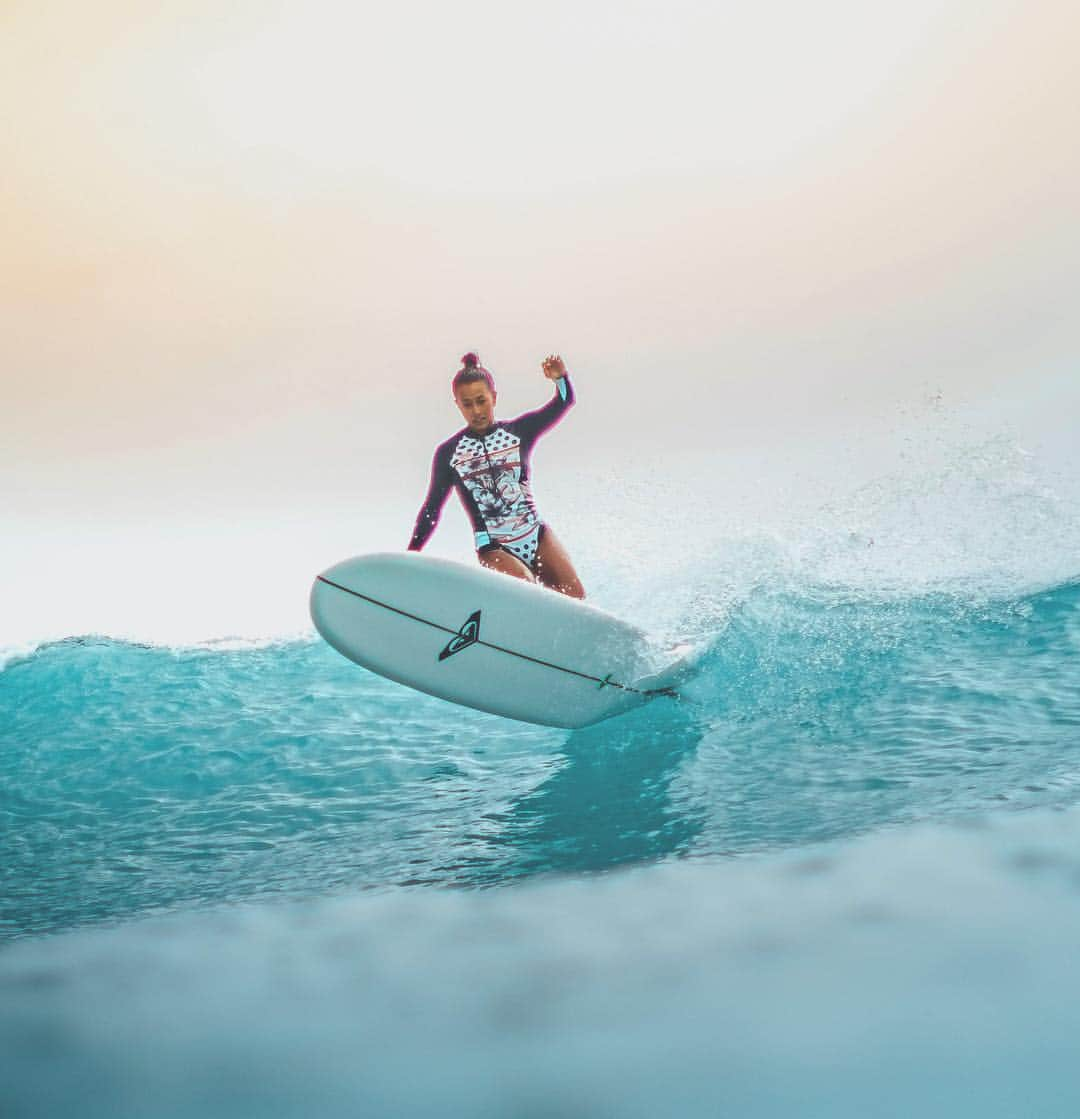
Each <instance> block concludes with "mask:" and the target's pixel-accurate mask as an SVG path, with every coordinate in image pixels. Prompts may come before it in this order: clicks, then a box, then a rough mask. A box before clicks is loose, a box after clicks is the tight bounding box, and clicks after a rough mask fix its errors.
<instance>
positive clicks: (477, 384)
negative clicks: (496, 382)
mask: <svg viewBox="0 0 1080 1119" xmlns="http://www.w3.org/2000/svg"><path fill="white" fill-rule="evenodd" d="M454 402H455V403H456V404H457V406H458V411H459V412H460V413H461V414H462V415H463V416H464V417H465V422H466V423H467V424H468V425H469V430H470V431H472V432H474V433H475V434H477V435H480V434H482V433H483V432H485V431H487V429H488V428H489V427H491V425H492V424H493V423H494V422H495V393H493V392H492V391H491V389H489V388H488V385H487V381H467V382H466V383H465V384H463V385H458V390H457V392H456V393H454Z"/></svg>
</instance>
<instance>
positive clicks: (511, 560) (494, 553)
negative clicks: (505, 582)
mask: <svg viewBox="0 0 1080 1119" xmlns="http://www.w3.org/2000/svg"><path fill="white" fill-rule="evenodd" d="M479 555H480V562H481V564H483V566H484V567H489V568H491V570H492V571H501V572H502V573H503V574H504V575H513V576H514V578H515V579H526V580H527V581H528V582H530V583H535V582H536V577H535V576H534V575H533V573H532V572H531V571H530V570H529V569H528V567H526V566H525V564H523V563H522V562H521V560H519V559H518V558H517V556H512V555H511V554H510V553H509V552H508V551H506V549H505V548H492V550H491V551H490V552H480V554H479Z"/></svg>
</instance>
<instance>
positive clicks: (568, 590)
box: [536, 525, 585, 598]
mask: <svg viewBox="0 0 1080 1119" xmlns="http://www.w3.org/2000/svg"><path fill="white" fill-rule="evenodd" d="M536 574H537V576H538V577H539V579H540V582H541V583H543V584H544V586H545V587H551V588H552V590H556V591H560V592H561V593H562V594H568V595H569V596H570V597H571V598H584V597H585V588H584V587H583V586H582V585H581V580H580V579H579V578H578V574H577V572H576V571H575V570H574V565H573V564H572V563H571V562H570V557H569V556H568V555H567V554H566V549H565V548H564V547H563V546H562V544H561V543H559V538H558V537H557V536H556V535H555V533H553V532H552V531H551V528H550V527H549V526H547V525H545V526H544V531H543V534H542V535H541V537H540V547H539V548H538V549H537V551H536Z"/></svg>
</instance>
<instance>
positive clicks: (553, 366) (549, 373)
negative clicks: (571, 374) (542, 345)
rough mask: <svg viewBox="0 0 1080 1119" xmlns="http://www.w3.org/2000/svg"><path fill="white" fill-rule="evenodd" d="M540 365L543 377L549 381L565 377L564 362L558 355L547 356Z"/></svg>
mask: <svg viewBox="0 0 1080 1119" xmlns="http://www.w3.org/2000/svg"><path fill="white" fill-rule="evenodd" d="M541 364H542V365H543V369H544V376H545V377H547V379H548V380H549V381H557V380H558V379H559V378H560V377H565V376H566V362H564V361H563V359H562V358H561V357H559V355H558V354H548V356H547V357H546V358H544V360H543V362H542V363H541Z"/></svg>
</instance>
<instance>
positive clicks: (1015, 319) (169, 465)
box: [0, 0, 1080, 543]
mask: <svg viewBox="0 0 1080 1119" xmlns="http://www.w3.org/2000/svg"><path fill="white" fill-rule="evenodd" d="M1078 48H1080V8H1078V7H1077V5H1075V4H1072V3H1069V2H1062V3H1046V2H1039V0H1035V2H1028V3H1012V2H1004V0H980V2H958V3H941V0H933V2H931V0H909V2H905V3H903V4H900V3H890V4H873V3H870V4H868V3H866V2H865V0H860V2H854V0H851V2H848V0H824V2H822V3H818V4H812V5H811V4H802V3H795V2H778V0H765V2H762V3H757V4H753V5H750V4H745V3H716V2H709V3H704V2H702V3H688V2H685V0H682V2H680V0H674V2H672V0H664V2H663V3H660V2H658V0H657V2H648V3H644V2H636V0H621V2H618V3H615V2H611V3H608V2H598V0H575V2H572V3H571V2H563V0H554V2H547V3H544V4H542V5H536V4H516V3H507V2H506V0H498V2H495V0H463V2H459V3H455V4H441V3H433V2H428V0H412V2H409V0H406V2H403V3H397V4H394V5H390V4H374V3H371V4H369V3H355V2H344V0H341V2H335V0H303V2H301V0H278V2H276V3H231V4H221V3H217V2H214V3H209V2H202V0H183V2H168V0H166V2H164V3H157V4H153V5H145V4H140V3H137V2H132V0H96V2H94V3H90V4H87V3H81V2H58V0H37V2H25V3H22V2H18V0H5V2H4V3H3V5H0V97H2V101H3V105H4V112H3V116H2V122H0V167H2V175H0V231H2V232H0V237H2V243H3V250H2V253H0V370H2V376H3V390H2V392H3V405H2V408H0V437H2V438H0V469H2V471H3V475H4V477H5V478H6V479H7V480H8V485H7V486H6V487H5V500H4V505H5V506H6V508H5V510H4V513H3V517H4V523H5V525H7V526H9V528H10V531H9V532H8V536H9V539H10V538H11V534H12V533H15V532H18V533H20V534H27V533H29V534H31V535H33V533H41V532H44V531H45V528H43V527H42V526H45V525H48V526H50V527H49V529H48V531H49V532H52V533H54V534H55V533H56V532H58V531H60V532H61V537H56V536H55V535H54V536H53V537H50V539H51V540H54V541H55V540H56V539H61V538H63V531H62V530H59V529H57V527H56V526H58V525H67V526H68V528H69V530H70V531H71V532H73V533H78V532H84V531H85V532H89V531H92V530H94V529H96V528H98V527H99V526H100V525H102V524H131V525H138V524H143V525H146V524H149V525H158V526H159V527H160V528H161V530H162V531H166V530H167V528H168V526H169V525H172V524H175V523H177V522H179V521H184V522H185V523H187V522H188V521H191V522H192V523H194V521H198V520H199V518H202V519H204V520H207V521H209V520H213V519H214V518H217V519H218V520H220V521H226V522H228V521H233V520H237V519H243V518H245V517H249V516H255V515H259V516H264V517H265V518H267V519H272V518H273V517H275V516H280V517H283V518H286V519H290V518H291V520H289V523H290V524H291V525H294V526H295V525H296V524H297V523H299V522H300V521H302V519H303V515H304V514H305V513H308V514H310V515H312V516H315V515H316V514H318V515H325V516H344V517H348V516H351V515H353V514H354V513H355V515H356V516H357V519H358V522H359V521H362V520H363V518H364V515H365V514H364V509H365V508H367V509H368V510H369V512H368V514H367V515H368V517H369V518H371V517H379V518H381V517H384V516H391V517H393V518H394V523H392V524H390V525H388V526H386V527H385V528H379V529H378V530H377V531H375V535H376V536H378V535H379V534H380V533H383V532H384V533H385V535H386V540H387V542H389V541H391V540H393V541H394V542H395V543H396V542H397V537H399V536H400V537H405V536H407V531H408V527H409V524H410V523H411V519H412V516H413V515H414V513H415V506H416V505H417V504H418V502H419V498H420V496H421V493H422V489H423V484H424V481H425V476H426V470H427V464H428V461H429V457H430V451H431V448H432V446H433V445H434V443H435V442H436V441H437V440H439V439H441V438H443V437H444V436H445V435H446V434H448V433H449V431H450V430H453V428H454V427H455V426H456V421H457V417H456V414H455V413H454V412H453V411H452V409H451V407H450V402H449V399H448V395H447V381H448V377H449V376H450V375H451V374H452V372H453V371H454V369H455V368H456V359H457V358H458V356H459V355H460V354H461V353H462V352H463V351H464V350H465V349H468V348H477V349H479V351H480V352H481V355H482V357H483V358H484V360H485V363H486V364H488V365H489V366H490V367H491V368H493V369H494V370H495V372H496V374H497V375H498V376H499V378H500V389H501V393H502V402H503V403H504V404H505V408H504V411H505V412H516V411H520V410H522V409H524V408H527V407H531V406H534V405H536V404H538V403H539V402H540V401H541V400H542V399H544V397H545V395H546V385H545V383H544V382H543V381H542V380H541V379H540V373H539V360H540V358H541V357H542V356H543V355H544V354H546V353H548V352H549V351H551V350H559V351H561V352H562V353H563V354H565V355H566V357H567V359H568V362H569V364H570V366H571V368H572V369H573V370H574V371H575V373H576V374H577V376H578V380H579V391H580V393H581V398H582V402H583V404H582V406H581V408H580V410H579V411H580V413H581V415H580V416H579V417H577V418H576V420H575V423H576V425H577V426H576V427H575V428H574V429H573V433H572V434H568V435H567V442H566V444H565V451H566V454H568V455H570V454H572V455H573V456H574V460H575V461H577V462H584V461H604V462H605V463H607V464H609V465H612V466H613V467H614V468H615V469H616V470H617V469H618V467H619V464H620V463H622V462H625V463H626V464H627V466H630V465H631V464H632V463H633V462H634V461H635V459H638V458H640V446H641V444H640V442H639V440H640V439H642V438H644V437H645V436H646V435H647V436H648V438H649V439H650V440H651V443H650V445H651V446H654V447H656V446H658V447H661V448H663V447H667V448H672V447H676V448H677V447H678V446H680V445H681V444H684V443H686V442H688V441H689V442H698V443H702V442H707V443H710V444H713V443H716V444H730V445H732V446H734V445H738V444H740V442H742V443H745V442H747V441H752V440H754V439H758V438H760V437H761V436H762V433H763V432H772V433H774V434H775V433H776V432H779V433H780V434H781V435H783V434H784V433H785V432H791V433H796V432H800V431H804V430H805V429H806V428H807V427H808V426H810V427H812V426H813V424H814V423H815V422H816V421H818V420H822V421H824V420H827V421H828V422H829V423H830V424H833V425H836V424H840V425H842V424H843V423H845V422H848V421H849V420H850V419H852V418H853V419H854V420H856V421H858V419H859V417H860V416H866V415H870V414H872V413H874V412H875V410H878V411H880V410H881V409H882V408H883V407H885V406H886V405H887V402H890V401H894V400H897V399H904V397H905V395H906V394H910V393H911V392H913V391H919V392H921V391H924V390H925V391H927V392H929V393H931V394H934V393H938V392H941V391H945V392H953V393H957V394H960V395H961V396H967V397H972V396H979V395H980V394H990V395H992V394H994V393H997V392H1001V393H1004V394H1006V395H1007V394H1008V393H1010V392H1017V391H1019V390H1020V387H1022V385H1023V383H1024V382H1025V380H1030V379H1031V378H1033V377H1039V378H1050V379H1053V378H1055V377H1059V378H1060V377H1072V376H1073V374H1074V371H1075V355H1076V352H1077V327H1076V315H1075V302H1076V296H1075V293H1076V291H1077V290H1078V288H1080V284H1078V280H1080V266H1078V263H1077V261H1078V259H1080V252H1078V250H1080V219H1078V216H1077V207H1078V201H1077V200H1078V198H1080V142H1078V141H1080V108H1078V106H1080V77H1078V67H1077V65H1076V58H1077V57H1078ZM586 401H588V402H589V408H590V410H589V412H588V414H587V415H586V412H585V406H584V405H585V402H586ZM718 417H722V422H721V427H720V429H719V430H718V427H717V423H718ZM569 430H570V429H569V428H568V431H569ZM556 467H557V460H556V459H552V462H551V469H555V468H556ZM376 482H378V485H377V487H376V486H375V483H376ZM373 488H377V489H378V494H377V495H376V494H374V493H372V492H371V490H372V489H373ZM365 503H366V505H365ZM399 514H400V516H399ZM71 526H75V528H71ZM367 530H368V531H369V532H370V531H373V530H371V526H370V525H368V526H367ZM290 531H292V529H290ZM345 535H346V532H345V529H343V533H342V537H341V542H342V543H344V539H345ZM24 539H29V536H24ZM73 539H74V537H72V538H69V543H70V542H71V540H73Z"/></svg>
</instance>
